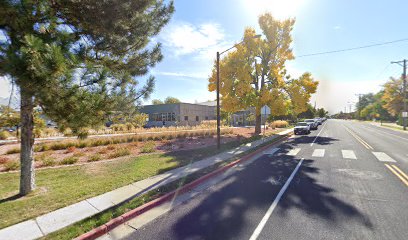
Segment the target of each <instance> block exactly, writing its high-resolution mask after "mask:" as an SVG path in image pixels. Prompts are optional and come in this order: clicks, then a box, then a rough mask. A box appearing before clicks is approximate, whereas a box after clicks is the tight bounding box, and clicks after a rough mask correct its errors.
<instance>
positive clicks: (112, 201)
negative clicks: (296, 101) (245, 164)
mask: <svg viewBox="0 0 408 240" xmlns="http://www.w3.org/2000/svg"><path fill="white" fill-rule="evenodd" d="M292 131H293V129H287V130H285V131H283V132H280V133H278V134H277V135H274V136H271V137H268V138H266V139H260V140H257V141H254V142H251V143H248V144H246V145H243V146H240V147H237V148H234V149H232V150H228V151H225V152H222V153H219V154H217V155H214V156H212V157H208V158H205V159H203V160H200V161H197V162H194V163H192V164H189V165H187V166H184V167H180V168H176V169H173V170H170V171H168V172H165V173H163V174H159V175H156V176H153V177H150V178H147V179H144V180H141V181H138V182H134V183H132V184H129V185H127V186H124V187H121V188H118V189H115V190H113V191H110V192H107V193H104V194H101V195H99V196H96V197H92V198H89V199H86V200H83V201H81V202H78V203H75V204H72V205H70V206H67V207H64V208H60V209H58V210H55V211H53V212H50V213H47V214H44V215H42V216H39V217H37V218H35V219H30V220H27V221H24V222H21V223H18V224H15V225H12V226H10V227H7V228H4V229H1V230H0V239H10V240H13V239H36V238H39V237H42V236H45V235H47V234H49V233H51V232H54V231H57V230H60V229H62V228H64V227H66V226H69V225H71V224H73V223H75V222H78V221H81V220H83V219H85V218H87V217H90V216H93V215H95V214H97V213H99V212H102V211H104V210H106V209H108V208H110V207H113V206H115V205H118V204H120V203H122V202H124V201H126V200H129V199H131V198H134V197H136V196H139V195H142V194H144V193H146V192H148V191H150V190H153V189H156V188H158V187H159V186H162V185H165V184H167V183H170V182H172V181H175V180H177V179H180V178H183V177H185V176H187V175H189V174H192V173H194V172H196V171H198V170H200V169H203V168H206V167H209V166H211V165H214V164H217V163H219V162H222V161H226V160H228V159H231V158H233V157H235V156H237V155H239V154H241V153H243V152H246V151H248V150H251V149H253V148H255V147H257V146H259V145H261V144H262V143H263V142H264V141H269V140H272V139H274V138H277V137H278V136H283V135H287V134H289V133H290V132H292Z"/></svg>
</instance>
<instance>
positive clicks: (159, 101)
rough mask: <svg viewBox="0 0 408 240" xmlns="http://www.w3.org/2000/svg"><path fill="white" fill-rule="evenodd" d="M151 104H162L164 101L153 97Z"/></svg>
mask: <svg viewBox="0 0 408 240" xmlns="http://www.w3.org/2000/svg"><path fill="white" fill-rule="evenodd" d="M152 104H153V105H159V104H164V102H163V101H162V100H160V99H153V100H152Z"/></svg>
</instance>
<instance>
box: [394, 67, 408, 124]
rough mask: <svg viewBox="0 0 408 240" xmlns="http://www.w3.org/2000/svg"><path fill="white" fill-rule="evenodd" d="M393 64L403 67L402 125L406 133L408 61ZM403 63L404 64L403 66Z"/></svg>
mask: <svg viewBox="0 0 408 240" xmlns="http://www.w3.org/2000/svg"><path fill="white" fill-rule="evenodd" d="M391 63H397V64H399V65H400V66H402V84H403V85H402V97H403V99H402V104H403V105H402V106H403V110H402V114H401V117H402V125H403V128H404V131H405V130H407V116H406V114H407V111H408V109H407V60H406V59H404V60H402V61H398V62H391ZM401 63H402V64H401Z"/></svg>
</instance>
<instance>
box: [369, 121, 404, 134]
mask: <svg viewBox="0 0 408 240" xmlns="http://www.w3.org/2000/svg"><path fill="white" fill-rule="evenodd" d="M370 124H371V125H374V126H377V127H382V128H386V129H390V130H394V131H396V132H402V133H408V131H404V129H403V127H402V126H400V125H398V124H396V123H382V124H381V123H380V122H370Z"/></svg>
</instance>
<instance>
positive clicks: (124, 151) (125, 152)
mask: <svg viewBox="0 0 408 240" xmlns="http://www.w3.org/2000/svg"><path fill="white" fill-rule="evenodd" d="M127 155H130V150H129V149H127V148H118V149H116V151H115V152H113V153H111V154H109V158H118V157H123V156H127Z"/></svg>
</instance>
